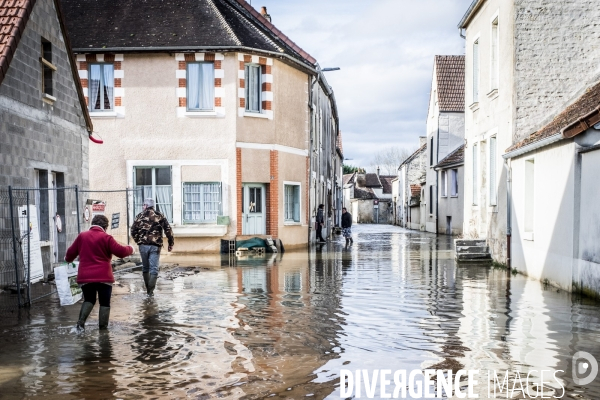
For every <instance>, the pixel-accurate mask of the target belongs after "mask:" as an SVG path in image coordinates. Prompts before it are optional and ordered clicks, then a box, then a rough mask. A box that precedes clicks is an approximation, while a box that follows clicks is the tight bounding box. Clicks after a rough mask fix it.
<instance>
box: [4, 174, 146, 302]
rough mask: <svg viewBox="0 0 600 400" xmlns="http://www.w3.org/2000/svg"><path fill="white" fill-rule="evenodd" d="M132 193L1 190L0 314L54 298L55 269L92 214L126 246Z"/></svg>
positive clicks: (132, 202)
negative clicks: (104, 218) (101, 217)
mask: <svg viewBox="0 0 600 400" xmlns="http://www.w3.org/2000/svg"><path fill="white" fill-rule="evenodd" d="M134 190H135V189H133V190H131V189H123V190H113V191H89V190H79V188H78V187H77V186H73V187H52V188H13V187H8V188H0V311H1V312H6V311H9V312H12V311H15V310H17V309H18V308H20V307H23V306H30V305H31V304H32V303H34V302H35V301H38V300H40V299H43V298H45V297H47V296H49V295H51V294H53V293H56V286H55V284H54V282H52V280H53V275H54V274H53V272H54V267H55V266H57V265H58V264H60V263H61V262H63V261H64V257H65V254H66V251H67V249H68V247H69V246H70V245H71V243H73V241H74V240H75V238H76V237H77V235H78V234H79V233H80V232H81V231H82V230H87V229H89V227H90V225H91V220H92V218H93V216H94V215H95V214H104V215H106V216H107V217H108V219H109V221H110V222H111V226H109V229H108V233H109V234H111V235H113V236H114V237H115V239H116V240H117V241H120V242H122V243H129V226H130V220H131V218H133V207H134V201H135V200H134V199H135V197H136V196H134Z"/></svg>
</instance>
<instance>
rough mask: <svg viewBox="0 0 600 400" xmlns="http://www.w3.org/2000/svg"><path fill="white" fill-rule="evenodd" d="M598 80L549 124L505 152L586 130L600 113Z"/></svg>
mask: <svg viewBox="0 0 600 400" xmlns="http://www.w3.org/2000/svg"><path fill="white" fill-rule="evenodd" d="M599 108H600V82H597V83H596V84H594V85H593V86H591V87H590V88H588V89H587V90H586V92H585V93H584V94H583V95H581V96H580V97H579V98H578V99H577V100H575V101H574V102H573V103H572V104H571V105H569V106H568V107H567V108H565V109H564V110H563V111H562V112H560V113H559V114H558V115H557V116H556V117H555V118H554V119H553V120H552V122H550V123H549V124H547V125H546V126H544V127H543V128H541V129H540V130H538V131H537V132H534V133H532V134H531V135H529V136H528V137H527V138H525V139H523V140H521V141H519V142H517V143H515V144H513V145H512V146H510V147H509V148H508V149H506V152H507V153H508V152H512V151H514V150H517V149H520V148H521V147H524V146H527V145H529V144H532V143H535V142H538V141H540V140H542V139H546V138H548V137H550V136H554V135H557V134H562V135H563V137H564V138H570V137H573V136H576V135H578V134H579V133H581V132H584V131H586V130H587V129H588V128H589V127H590V126H593V125H594V124H595V123H598V121H599V120H600V114H599V112H598V110H599Z"/></svg>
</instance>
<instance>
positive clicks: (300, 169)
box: [279, 153, 327, 248]
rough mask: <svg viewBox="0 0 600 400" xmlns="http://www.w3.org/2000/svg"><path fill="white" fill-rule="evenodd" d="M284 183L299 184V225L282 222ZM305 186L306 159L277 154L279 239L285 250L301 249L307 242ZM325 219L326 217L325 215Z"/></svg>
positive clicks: (293, 155)
mask: <svg viewBox="0 0 600 400" xmlns="http://www.w3.org/2000/svg"><path fill="white" fill-rule="evenodd" d="M285 182H292V183H295V182H299V183H300V222H299V223H296V222H285V221H284V215H285V213H284V207H285V198H284V185H285ZM306 184H307V183H306V157H303V156H299V155H295V154H289V153H279V217H280V218H279V238H280V239H281V240H282V241H283V244H284V246H286V248H298V247H303V246H305V245H306V243H307V240H308V224H307V222H306V221H307V218H306V210H307V201H308V199H307V198H306V197H307V196H306V190H305V189H306ZM325 217H327V214H326V215H325Z"/></svg>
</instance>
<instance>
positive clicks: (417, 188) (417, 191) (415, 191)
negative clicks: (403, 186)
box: [410, 185, 421, 196]
mask: <svg viewBox="0 0 600 400" xmlns="http://www.w3.org/2000/svg"><path fill="white" fill-rule="evenodd" d="M410 194H411V196H420V195H421V185H410Z"/></svg>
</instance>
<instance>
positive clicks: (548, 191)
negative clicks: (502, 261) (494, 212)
mask: <svg viewBox="0 0 600 400" xmlns="http://www.w3.org/2000/svg"><path fill="white" fill-rule="evenodd" d="M574 159H575V146H574V144H573V142H572V141H568V142H562V143H559V144H556V145H553V146H548V147H546V148H544V149H543V150H540V151H537V152H533V153H530V154H527V155H524V156H522V157H519V158H517V159H513V160H512V163H511V168H512V190H511V191H512V196H511V197H512V202H513V204H512V209H511V212H512V240H511V242H512V246H511V247H512V267H513V268H515V269H517V270H519V271H521V272H523V273H525V274H527V275H529V276H531V277H533V278H536V279H540V280H544V279H548V280H549V281H550V282H552V283H553V284H555V285H557V286H559V287H561V288H563V289H565V290H570V289H571V283H572V265H573V238H574V236H573V233H574V232H573V214H574V206H575V189H576V187H575V164H574ZM527 160H534V188H533V192H534V204H535V206H534V208H533V237H530V236H528V234H526V233H525V217H526V210H525V202H526V199H525V189H526V186H525V185H526V178H525V163H526V161H527ZM531 239H533V240H531Z"/></svg>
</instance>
